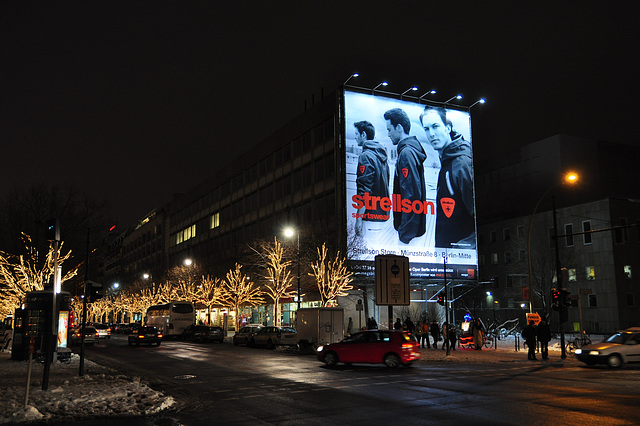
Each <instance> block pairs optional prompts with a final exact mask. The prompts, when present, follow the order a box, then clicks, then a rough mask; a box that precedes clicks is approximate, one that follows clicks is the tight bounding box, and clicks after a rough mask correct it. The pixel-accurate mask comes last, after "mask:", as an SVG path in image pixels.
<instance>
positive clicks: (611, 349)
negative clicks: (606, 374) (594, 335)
mask: <svg viewBox="0 0 640 426" xmlns="http://www.w3.org/2000/svg"><path fill="white" fill-rule="evenodd" d="M575 354H576V358H578V360H580V361H582V362H584V363H585V364H587V365H596V364H607V365H608V366H609V367H611V368H619V367H622V366H623V365H624V364H626V363H631V362H640V327H631V328H628V329H626V330H621V331H618V332H617V333H615V334H613V335H611V336H609V337H608V338H607V339H605V341H604V342H601V343H594V344H591V345H586V346H583V347H582V348H580V349H576V352H575Z"/></svg>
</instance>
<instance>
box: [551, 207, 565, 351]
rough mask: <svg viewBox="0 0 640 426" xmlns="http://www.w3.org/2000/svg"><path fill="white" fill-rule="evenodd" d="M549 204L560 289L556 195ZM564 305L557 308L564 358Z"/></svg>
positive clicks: (560, 275) (560, 286) (559, 288)
mask: <svg viewBox="0 0 640 426" xmlns="http://www.w3.org/2000/svg"><path fill="white" fill-rule="evenodd" d="M551 204H552V208H553V239H554V240H555V248H556V280H557V285H558V290H561V289H562V288H563V287H562V286H563V285H564V283H563V282H562V274H561V271H560V269H561V267H560V251H559V246H560V245H559V244H558V221H557V219H556V197H555V196H553V195H552V196H551ZM563 308H564V307H563V306H560V309H559V310H558V317H559V321H558V323H559V324H560V350H561V352H560V353H561V355H560V357H561V358H562V359H565V358H566V357H567V349H566V348H565V346H564V322H563V321H562V311H561V310H562V309H563Z"/></svg>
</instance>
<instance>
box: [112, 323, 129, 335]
mask: <svg viewBox="0 0 640 426" xmlns="http://www.w3.org/2000/svg"><path fill="white" fill-rule="evenodd" d="M128 327H129V324H114V325H113V329H112V330H111V331H113V332H114V333H118V334H124V333H125V332H126V331H127V328H128Z"/></svg>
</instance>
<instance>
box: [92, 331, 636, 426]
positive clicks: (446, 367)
mask: <svg viewBox="0 0 640 426" xmlns="http://www.w3.org/2000/svg"><path fill="white" fill-rule="evenodd" d="M87 357H88V358H90V359H92V360H94V361H96V362H99V363H102V364H106V365H110V366H112V367H114V368H116V369H118V370H120V371H122V372H123V373H127V374H134V375H138V376H141V377H142V378H143V379H144V380H146V381H147V382H148V383H149V385H150V386H151V387H152V388H154V389H157V390H161V391H163V392H165V393H167V394H170V395H172V396H173V397H174V398H175V399H176V400H177V401H178V408H177V409H176V410H174V411H171V412H165V413H163V414H162V415H160V416H157V417H154V418H145V419H137V421H136V419H131V421H128V422H127V423H128V424H157V425H160V424H184V425H210V424H241V423H242V424H247V422H251V424H304V425H315V424H322V425H326V424H332V423H335V424H340V425H345V424H361V423H363V422H366V423H367V424H373V425H376V424H385V425H393V424H411V425H413V424H522V423H526V424H555V425H558V424H638V423H640V412H639V411H638V409H637V402H638V401H640V386H638V383H639V381H640V368H638V367H628V366H627V367H625V368H623V369H621V370H610V369H607V368H587V367H584V366H581V365H578V364H572V365H567V364H562V363H553V362H550V363H527V362H526V361H525V362H510V363H504V362H493V363H482V364H477V363H475V364H465V363H442V362H439V363H437V362H427V361H421V362H418V363H415V364H414V365H413V366H411V367H402V368H398V369H387V368H386V367H384V366H382V365H380V366H367V365H353V366H349V367H347V366H339V367H337V368H334V369H329V368H326V367H324V366H323V365H322V364H321V363H320V362H318V361H317V359H316V358H315V356H314V355H301V354H299V353H297V352H296V351H292V350H285V349H277V350H275V351H269V350H266V349H255V348H246V347H241V346H233V345H231V344H230V343H224V344H212V343H209V344H196V343H188V342H182V341H168V342H166V341H165V342H163V343H162V345H161V346H160V347H155V346H153V347H146V346H143V347H129V346H127V343H126V337H125V336H120V335H115V336H113V338H112V339H110V340H109V341H107V342H103V343H101V344H99V345H96V346H95V347H91V348H87ZM102 424H107V423H102Z"/></svg>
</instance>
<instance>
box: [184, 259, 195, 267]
mask: <svg viewBox="0 0 640 426" xmlns="http://www.w3.org/2000/svg"><path fill="white" fill-rule="evenodd" d="M192 263H193V261H192V260H191V259H185V260H184V264H185V265H186V266H191V264H192Z"/></svg>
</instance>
